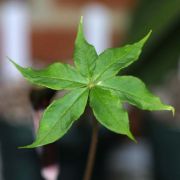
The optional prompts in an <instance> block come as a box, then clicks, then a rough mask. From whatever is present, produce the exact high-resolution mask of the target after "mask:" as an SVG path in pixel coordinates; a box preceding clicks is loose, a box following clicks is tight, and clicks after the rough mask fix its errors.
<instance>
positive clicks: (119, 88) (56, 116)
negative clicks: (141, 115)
mask: <svg viewBox="0 0 180 180" xmlns="http://www.w3.org/2000/svg"><path fill="white" fill-rule="evenodd" d="M150 34H151V31H150V32H149V33H148V34H147V35H146V36H145V37H144V38H143V39H142V40H140V41H139V42H137V43H135V44H131V45H127V46H124V47H121V48H111V49H107V50H105V51H104V52H103V53H101V54H100V55H99V56H98V55H97V53H96V50H95V48H94V47H93V46H92V45H90V44H89V43H88V42H87V41H86V39H85V37H84V34H83V25H82V18H81V22H80V25H79V30H78V34H77V38H76V42H75V51H74V60H75V66H76V68H77V69H75V68H74V67H72V66H70V65H65V64H61V63H55V64H52V65H50V66H49V67H47V68H45V69H43V70H33V69H31V68H23V67H21V66H19V65H18V64H16V63H15V62H13V61H11V62H12V63H13V64H14V65H15V66H16V68H17V69H18V70H19V71H20V72H21V73H22V75H23V76H24V77H25V78H26V79H27V80H29V81H30V82H32V83H34V84H37V85H41V86H45V87H48V88H51V89H55V90H61V89H68V90H72V91H71V92H70V93H69V94H67V95H65V96H64V97H63V98H61V99H59V100H56V101H54V102H53V103H52V104H51V105H50V106H49V107H48V108H47V109H46V110H45V113H44V115H43V117H42V120H41V123H40V128H39V130H38V133H37V138H36V141H35V142H34V143H33V144H31V145H29V146H26V148H33V147H37V146H41V145H45V144H49V143H52V142H54V141H55V140H57V139H59V138H61V137H62V136H63V135H64V134H65V133H66V132H67V131H68V129H69V128H70V127H71V125H72V123H73V122H74V121H75V120H77V119H78V118H79V117H80V115H81V114H82V113H83V112H84V109H85V106H86V103H87V99H88V94H89V91H90V106H91V107H92V109H93V113H94V115H95V117H96V118H97V120H98V121H99V122H100V123H101V124H102V125H103V126H105V127H106V128H108V129H109V130H111V131H113V132H116V133H119V134H124V135H127V136H128V137H129V138H131V139H132V140H134V137H133V135H132V134H131V132H130V128H129V120H128V113H127V112H126V110H125V109H124V108H123V106H122V103H123V102H124V101H127V102H129V103H130V104H133V105H136V106H137V107H139V108H141V109H146V110H172V111H173V112H174V108H173V107H171V106H168V105H164V104H163V103H161V101H160V99H159V98H157V97H155V96H154V95H152V94H151V93H150V92H149V91H148V90H147V89H146V87H145V85H144V84H143V83H142V82H141V81H140V80H138V79H137V78H135V77H130V76H123V77H115V75H116V74H117V73H118V72H119V71H120V70H121V69H123V68H125V67H127V66H129V65H130V64H131V63H133V62H134V61H136V60H137V59H138V57H139V55H140V53H141V51H142V47H143V45H144V43H145V42H146V41H147V39H148V37H149V36H150Z"/></svg>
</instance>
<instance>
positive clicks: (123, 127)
mask: <svg viewBox="0 0 180 180" xmlns="http://www.w3.org/2000/svg"><path fill="white" fill-rule="evenodd" d="M90 106H91V107H92V109H93V113H94V115H95V117H96V118H97V120H98V121H99V122H100V123H101V124H102V125H103V126H105V127H106V128H107V129H109V130H111V131H113V132H115V133H118V134H123V135H127V136H128V137H129V138H131V139H133V140H134V137H133V135H132V134H131V132H130V130H129V119H128V113H127V112H126V111H125V110H124V108H123V106H122V103H121V102H120V100H119V97H118V96H117V95H116V94H114V93H113V92H111V91H109V90H104V89H102V88H98V87H95V88H93V89H92V90H91V91H90Z"/></svg>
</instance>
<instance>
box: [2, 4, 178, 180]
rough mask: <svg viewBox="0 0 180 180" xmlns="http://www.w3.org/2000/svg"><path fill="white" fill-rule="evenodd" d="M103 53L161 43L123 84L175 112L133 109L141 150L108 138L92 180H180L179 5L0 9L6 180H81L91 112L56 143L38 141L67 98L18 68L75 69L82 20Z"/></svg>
mask: <svg viewBox="0 0 180 180" xmlns="http://www.w3.org/2000/svg"><path fill="white" fill-rule="evenodd" d="M81 15H83V16H84V30H85V34H86V37H87V39H88V41H89V42H90V43H92V44H93V45H94V46H95V47H96V49H97V52H98V53H101V52H102V51H103V50H104V49H106V48H108V47H117V46H122V45H123V44H126V43H134V42H136V41H138V40H139V39H141V38H142V37H143V36H144V35H145V34H147V33H148V32H149V30H151V29H152V31H153V33H152V35H151V38H150V39H149V40H148V43H147V44H146V45H145V47H144V49H143V53H142V55H141V57H140V59H139V61H138V62H136V63H135V64H133V65H131V66H130V68H129V69H128V70H126V69H125V70H124V71H123V72H121V74H131V75H135V76H137V77H140V78H141V79H142V80H143V81H144V82H145V83H146V84H147V86H148V87H149V88H150V89H151V90H152V91H153V92H154V93H155V94H156V95H158V96H160V97H161V99H162V100H163V101H164V102H165V103H168V104H171V105H173V106H174V107H175V109H176V115H175V117H174V118H173V117H172V115H171V113H169V112H156V113H150V112H146V111H140V110H138V109H136V108H134V107H132V106H129V107H128V108H129V114H130V115H129V116H130V124H131V129H132V131H133V133H134V135H135V137H136V138H137V140H138V143H137V144H135V143H134V142H132V141H130V140H129V139H127V138H126V137H124V136H121V135H116V134H114V133H111V132H109V131H107V130H106V129H103V128H100V132H99V144H98V150H97V156H96V162H95V163H96V164H95V168H94V172H93V178H92V180H132V179H133V180H179V179H180V0H172V1H169V0H158V1H157V0H151V1H148V0H76V1H74V0H43V1H42V0H38V1H37V0H0V180H32V179H33V180H41V179H46V180H54V179H60V180H80V179H82V176H83V172H84V169H85V163H86V158H87V153H88V147H89V143H90V140H91V122H90V121H89V120H88V119H90V116H89V111H88V109H87V111H86V113H85V115H84V116H83V117H81V119H80V121H79V122H78V123H76V124H75V125H74V126H73V128H72V129H71V130H70V131H69V133H68V135H66V136H65V137H64V138H62V139H61V140H59V141H58V142H56V143H54V144H52V145H49V146H45V147H43V148H38V149H30V150H29V149H18V148H17V147H18V146H22V145H26V144H29V143H31V142H32V141H33V139H34V136H35V131H36V128H37V124H38V121H39V118H40V116H41V114H42V112H43V110H44V108H45V107H47V106H48V104H49V103H50V102H51V101H52V100H53V99H54V98H56V97H57V96H62V95H63V92H58V93H57V92H55V91H50V90H47V89H41V88H39V87H34V86H32V85H31V84H29V83H27V82H26V81H25V80H24V79H23V78H22V76H21V75H20V74H19V73H18V72H17V70H16V69H15V68H14V67H12V65H11V64H10V62H9V61H8V59H7V56H8V57H10V58H11V59H13V60H15V61H16V62H17V63H19V64H21V65H23V66H33V67H35V68H42V67H45V66H47V65H48V64H50V63H52V62H55V61H61V62H65V63H70V64H73V59H72V57H73V48H74V40H75V37H76V31H77V27H78V23H79V20H80V16H81Z"/></svg>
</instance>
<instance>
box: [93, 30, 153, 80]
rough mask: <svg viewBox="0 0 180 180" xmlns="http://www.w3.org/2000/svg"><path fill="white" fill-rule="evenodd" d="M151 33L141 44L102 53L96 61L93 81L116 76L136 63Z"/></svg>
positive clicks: (111, 49)
mask: <svg viewBox="0 0 180 180" xmlns="http://www.w3.org/2000/svg"><path fill="white" fill-rule="evenodd" d="M150 34H151V31H150V32H149V33H148V34H147V35H146V36H145V37H144V38H143V39H142V40H140V41H139V42H137V43H134V44H131V45H126V46H124V47H120V48H110V49H107V50H105V51H104V52H103V53H101V54H100V55H99V57H98V59H97V60H96V67H95V70H94V77H93V79H94V80H96V81H98V80H103V79H107V78H110V77H113V76H114V75H116V74H117V73H118V72H119V71H120V70H121V69H123V68H125V67H127V66H129V65H130V64H132V63H133V62H134V61H136V60H137V59H138V57H139V55H140V54H141V51H142V48H143V45H144V43H145V42H146V41H147V39H148V38H149V36H150Z"/></svg>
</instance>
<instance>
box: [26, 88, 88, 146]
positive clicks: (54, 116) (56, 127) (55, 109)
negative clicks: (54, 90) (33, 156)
mask: <svg viewBox="0 0 180 180" xmlns="http://www.w3.org/2000/svg"><path fill="white" fill-rule="evenodd" d="M88 92H89V91H88V89H87V88H77V89H76V90H72V91H71V92H70V93H68V94H66V95H65V96H64V97H63V98H61V99H59V100H56V101H54V102H53V103H52V104H51V105H50V106H49V107H48V108H47V109H46V111H45V112H44V114H43V117H42V119H41V122H40V127H39V130H38V133H37V138H36V141H35V142H34V143H33V144H31V145H28V146H25V147H23V148H34V147H38V146H42V145H46V144H49V143H52V142H54V141H56V140H58V139H59V138H61V137H62V136H63V135H64V134H65V133H66V132H67V131H68V130H69V128H70V127H71V126H72V124H73V122H74V121H75V120H77V119H78V118H79V117H80V116H81V115H82V113H83V112H84V110H85V106H86V103H87V99H88Z"/></svg>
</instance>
